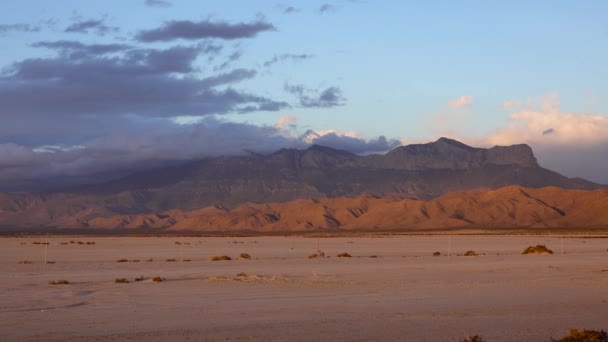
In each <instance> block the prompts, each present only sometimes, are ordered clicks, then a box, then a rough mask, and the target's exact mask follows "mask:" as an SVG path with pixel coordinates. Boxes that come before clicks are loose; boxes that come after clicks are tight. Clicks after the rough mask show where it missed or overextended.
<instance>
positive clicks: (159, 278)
mask: <svg viewBox="0 0 608 342" xmlns="http://www.w3.org/2000/svg"><path fill="white" fill-rule="evenodd" d="M152 281H153V282H155V283H160V282H161V281H165V278H161V277H154V278H152Z"/></svg>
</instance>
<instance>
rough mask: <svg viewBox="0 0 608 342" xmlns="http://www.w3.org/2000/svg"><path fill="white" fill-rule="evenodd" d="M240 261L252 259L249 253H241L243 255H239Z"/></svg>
mask: <svg viewBox="0 0 608 342" xmlns="http://www.w3.org/2000/svg"><path fill="white" fill-rule="evenodd" d="M239 259H245V260H249V259H251V255H249V254H247V253H241V255H239Z"/></svg>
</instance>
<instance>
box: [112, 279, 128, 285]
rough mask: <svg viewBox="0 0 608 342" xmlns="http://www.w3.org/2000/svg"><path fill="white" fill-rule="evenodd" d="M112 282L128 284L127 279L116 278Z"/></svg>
mask: <svg viewBox="0 0 608 342" xmlns="http://www.w3.org/2000/svg"><path fill="white" fill-rule="evenodd" d="M114 282H115V283H117V284H128V283H129V281H128V280H127V278H116V279H114Z"/></svg>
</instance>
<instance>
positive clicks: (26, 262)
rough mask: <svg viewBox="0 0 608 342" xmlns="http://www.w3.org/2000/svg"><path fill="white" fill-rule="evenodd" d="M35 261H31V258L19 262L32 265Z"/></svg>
mask: <svg viewBox="0 0 608 342" xmlns="http://www.w3.org/2000/svg"><path fill="white" fill-rule="evenodd" d="M33 263H34V262H33V261H29V260H21V261H19V262H18V264H20V265H31V264H33Z"/></svg>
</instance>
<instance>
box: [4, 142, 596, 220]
mask: <svg viewBox="0 0 608 342" xmlns="http://www.w3.org/2000/svg"><path fill="white" fill-rule="evenodd" d="M509 185H520V186H524V187H528V188H541V187H546V186H556V187H560V188H564V189H584V190H593V189H597V188H599V185H598V184H595V183H592V182H588V181H586V180H583V179H577V178H567V177H564V176H562V175H560V174H558V173H556V172H553V171H550V170H547V169H544V168H542V167H540V166H539V165H538V164H537V162H536V158H535V157H534V154H533V153H532V150H531V149H530V147H528V146H527V145H514V146H507V147H493V148H490V149H482V148H473V147H470V146H467V145H464V144H462V143H460V142H457V141H455V140H450V139H446V138H441V139H439V140H437V141H436V142H433V143H428V144H417V145H408V146H402V147H398V148H396V149H394V150H392V151H390V152H389V153H387V154H386V155H369V156H357V155H354V154H352V153H349V152H346V151H340V150H335V149H332V148H329V147H323V146H317V145H314V146H311V147H310V148H308V149H306V150H295V149H282V150H279V151H277V152H275V153H273V154H270V155H259V154H251V155H247V156H223V157H215V158H207V159H203V160H200V161H196V162H190V163H187V164H184V165H180V166H173V167H166V168H161V169H155V170H150V171H147V172H139V173H135V174H132V175H130V176H128V177H125V178H122V179H119V180H115V181H111V182H107V183H103V184H98V185H89V186H84V187H78V188H74V189H71V190H69V191H63V192H55V193H48V194H0V217H3V219H2V220H0V224H1V225H6V224H7V222H8V223H10V224H15V225H17V226H25V225H28V224H30V225H38V224H39V223H45V222H64V221H69V220H71V219H74V218H77V219H81V220H84V221H85V222H86V221H87V220H89V219H90V218H91V217H99V216H103V217H110V216H115V215H139V214H147V213H159V212H165V211H169V210H181V211H193V210H198V209H200V208H204V207H209V206H215V205H218V206H222V207H226V208H235V207H237V206H239V205H240V204H242V203H277V202H289V201H294V200H297V199H312V198H326V197H329V198H337V197H357V196H359V195H361V194H365V193H370V194H375V195H385V194H395V195H398V196H400V197H402V198H417V199H432V198H435V197H437V196H441V195H442V194H445V193H448V192H453V191H462V190H470V189H476V188H490V189H497V188H501V187H505V186H509ZM8 217H10V220H8V221H7V218H8Z"/></svg>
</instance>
